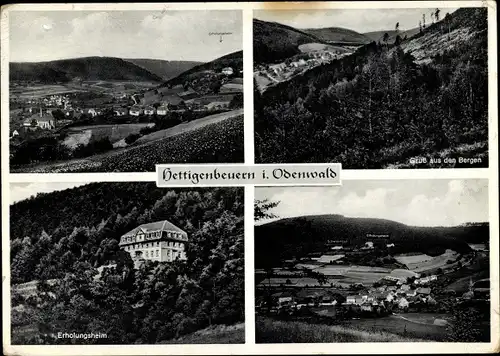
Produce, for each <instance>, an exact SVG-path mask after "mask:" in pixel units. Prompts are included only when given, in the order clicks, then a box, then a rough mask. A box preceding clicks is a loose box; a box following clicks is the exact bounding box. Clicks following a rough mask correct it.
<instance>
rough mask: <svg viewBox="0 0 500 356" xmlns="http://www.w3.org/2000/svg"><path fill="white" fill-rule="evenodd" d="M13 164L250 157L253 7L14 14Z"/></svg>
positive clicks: (44, 168) (43, 166)
mask: <svg viewBox="0 0 500 356" xmlns="http://www.w3.org/2000/svg"><path fill="white" fill-rule="evenodd" d="M8 29H9V32H8V36H9V57H8V58H9V65H8V67H9V110H10V111H9V131H10V132H9V148H10V171H11V172H13V173H66V172H153V171H154V170H155V168H154V167H155V164H161V163H242V162H243V161H244V152H243V151H244V149H243V148H244V137H243V42H242V41H243V39H242V11H241V10H193V11H191V10H166V9H165V10H158V11H142V10H137V11H133V10H130V11H79V10H74V11H10V12H9V28H8Z"/></svg>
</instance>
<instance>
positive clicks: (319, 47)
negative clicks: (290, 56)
mask: <svg viewBox="0 0 500 356" xmlns="http://www.w3.org/2000/svg"><path fill="white" fill-rule="evenodd" d="M299 50H300V51H301V52H302V53H307V52H313V51H331V52H334V51H339V52H342V53H349V52H350V51H349V50H346V49H345V48H343V47H338V46H332V45H329V44H323V43H306V44H303V45H300V46H299Z"/></svg>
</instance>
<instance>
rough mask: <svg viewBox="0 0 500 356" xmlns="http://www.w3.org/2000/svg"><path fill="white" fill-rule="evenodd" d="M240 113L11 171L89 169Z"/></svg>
mask: <svg viewBox="0 0 500 356" xmlns="http://www.w3.org/2000/svg"><path fill="white" fill-rule="evenodd" d="M241 115H243V109H237V110H232V111H228V112H225V113H221V114H215V115H209V116H206V117H203V118H201V119H197V120H193V121H190V122H186V123H182V124H180V125H177V126H174V127H171V128H169V129H166V130H161V131H157V132H154V133H152V134H149V135H146V136H143V137H141V138H140V139H138V140H137V141H136V143H135V144H134V145H132V146H129V147H125V148H117V149H114V150H111V151H108V152H105V153H102V154H98V155H94V156H90V157H87V158H80V159H72V160H68V161H58V162H50V163H41V164H35V165H26V166H22V167H19V168H16V167H11V172H12V173H68V172H75V171H85V170H86V169H89V170H90V169H93V168H97V167H99V166H100V165H101V162H102V160H104V159H105V158H107V157H111V156H113V155H117V154H121V153H123V152H125V151H129V150H135V149H137V148H139V147H144V146H147V145H150V144H152V143H154V142H156V141H158V140H162V139H165V138H169V137H173V136H177V135H180V134H183V133H186V132H189V131H194V130H197V129H199V128H202V127H204V126H207V125H210V124H215V123H219V122H222V121H225V120H228V119H231V118H235V117H237V116H241ZM143 139H144V140H143ZM158 163H161V162H158Z"/></svg>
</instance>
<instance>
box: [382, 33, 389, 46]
mask: <svg viewBox="0 0 500 356" xmlns="http://www.w3.org/2000/svg"><path fill="white" fill-rule="evenodd" d="M388 40H389V34H388V33H387V32H386V33H384V37H382V41H384V43H385V45H386V46H387V41H388Z"/></svg>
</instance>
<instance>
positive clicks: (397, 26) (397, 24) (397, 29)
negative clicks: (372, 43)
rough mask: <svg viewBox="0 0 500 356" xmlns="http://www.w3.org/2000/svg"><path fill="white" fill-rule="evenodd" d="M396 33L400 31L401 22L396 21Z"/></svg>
mask: <svg viewBox="0 0 500 356" xmlns="http://www.w3.org/2000/svg"><path fill="white" fill-rule="evenodd" d="M396 33H399V22H396Z"/></svg>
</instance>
